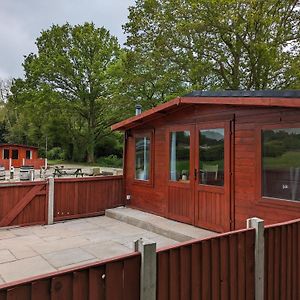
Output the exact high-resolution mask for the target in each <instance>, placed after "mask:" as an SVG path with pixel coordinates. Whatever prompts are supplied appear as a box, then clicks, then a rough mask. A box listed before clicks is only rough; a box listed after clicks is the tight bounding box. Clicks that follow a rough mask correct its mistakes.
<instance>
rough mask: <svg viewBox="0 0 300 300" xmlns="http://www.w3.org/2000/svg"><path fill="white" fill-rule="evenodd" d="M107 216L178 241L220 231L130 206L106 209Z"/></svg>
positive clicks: (212, 234)
mask: <svg viewBox="0 0 300 300" xmlns="http://www.w3.org/2000/svg"><path fill="white" fill-rule="evenodd" d="M105 215H106V216H107V217H110V218H113V219H116V220H119V221H122V222H125V223H127V224H131V225H134V226H136V227H140V228H142V229H144V230H147V231H152V232H155V233H157V234H159V235H162V236H165V237H167V238H169V239H172V240H176V241H178V242H185V241H188V240H191V239H199V238H206V237H211V236H215V235H217V234H218V233H216V232H213V231H209V230H206V229H202V228H198V227H195V226H191V225H188V224H184V223H180V222H176V221H173V220H169V219H166V218H163V217H160V216H157V215H153V214H150V213H146V212H142V211H139V210H137V209H132V208H128V207H123V206H122V207H117V208H112V209H107V210H106V211H105Z"/></svg>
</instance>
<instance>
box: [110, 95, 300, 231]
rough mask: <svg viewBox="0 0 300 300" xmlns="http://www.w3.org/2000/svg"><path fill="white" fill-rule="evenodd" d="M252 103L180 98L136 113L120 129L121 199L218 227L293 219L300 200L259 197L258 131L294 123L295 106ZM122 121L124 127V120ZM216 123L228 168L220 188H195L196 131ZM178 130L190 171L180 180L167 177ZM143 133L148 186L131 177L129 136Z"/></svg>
mask: <svg viewBox="0 0 300 300" xmlns="http://www.w3.org/2000/svg"><path fill="white" fill-rule="evenodd" d="M183 99H184V98H183ZM199 99H200V98H199ZM172 101H173V100H172ZM239 101H241V99H239ZM282 101H283V100H282ZM256 102H257V101H256ZM294 102H295V101H294ZM294 102H293V103H294ZM282 103H283V102H282ZM295 103H296V102H295ZM295 103H294V104H295ZM256 104H257V105H252V106H251V105H225V104H222V103H217V104H214V105H209V104H201V105H198V104H195V103H191V104H188V103H186V104H184V105H182V106H178V107H177V106H176V107H174V108H172V110H170V111H167V112H165V113H162V112H160V113H159V115H158V113H156V114H155V115H154V116H153V117H152V118H150V115H149V114H147V112H146V113H145V115H146V116H147V120H146V121H145V122H143V119H142V118H140V119H139V123H133V125H132V127H130V128H128V129H127V128H125V129H126V142H125V152H124V153H125V166H124V174H125V189H126V194H127V195H130V201H128V203H127V204H129V205H131V206H132V207H134V208H138V209H141V210H144V211H149V212H152V213H154V214H158V215H161V216H164V217H168V218H172V219H175V220H178V221H181V222H185V223H189V224H194V225H197V226H200V227H204V228H207V229H210V230H215V231H218V232H226V231H228V230H233V229H241V228H245V226H246V219H247V218H251V217H254V216H256V217H259V218H262V219H264V220H265V222H266V224H272V223H278V222H283V221H287V220H291V219H295V218H298V217H299V215H300V202H296V201H284V200H279V199H271V198H270V199H263V197H262V196H261V180H262V175H261V163H262V160H261V131H262V130H263V129H264V128H269V127H270V126H271V127H272V126H273V128H281V127H290V128H293V127H299V124H300V109H299V108H296V107H293V108H290V107H273V106H260V105H258V102H257V103H256ZM157 110H158V109H157ZM157 110H156V111H157ZM124 122H125V121H124ZM125 126H129V125H128V122H127V123H126V125H124V127H125ZM116 127H117V126H116ZM216 127H217V128H221V127H222V128H225V158H224V161H225V162H224V164H225V169H224V172H225V173H226V172H228V173H227V175H226V174H225V175H224V176H225V182H224V187H223V188H222V187H217V186H215V187H209V186H203V188H201V189H199V187H197V184H196V178H195V177H194V175H193V170H194V168H195V169H196V168H197V157H198V152H197V151H198V150H197V146H196V143H197V139H198V137H197V134H198V130H199V129H205V128H216ZM180 128H181V129H180ZM178 130H188V131H189V132H190V134H191V137H190V142H191V151H190V155H191V156H190V172H191V174H190V181H189V182H186V183H185V185H184V184H183V183H179V182H178V183H175V184H174V183H173V182H171V181H170V180H169V178H170V175H169V174H170V173H169V172H170V171H169V170H170V165H169V161H170V134H169V132H172V131H178ZM143 132H151V133H152V135H153V137H152V140H153V145H152V152H151V157H154V158H153V159H151V161H150V164H151V176H152V177H151V178H153V180H152V183H151V184H150V185H146V184H143V182H138V181H137V180H135V179H134V177H135V136H137V135H138V136H140V134H141V133H143ZM195 166H196V167H195ZM195 176H196V175H195ZM226 176H227V177H226ZM226 178H227V179H226Z"/></svg>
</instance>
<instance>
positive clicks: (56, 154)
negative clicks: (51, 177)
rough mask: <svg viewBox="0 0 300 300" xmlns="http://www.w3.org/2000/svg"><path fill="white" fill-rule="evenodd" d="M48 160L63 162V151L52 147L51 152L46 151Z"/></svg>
mask: <svg viewBox="0 0 300 300" xmlns="http://www.w3.org/2000/svg"><path fill="white" fill-rule="evenodd" d="M47 154H48V155H47V156H48V159H50V160H57V159H59V160H63V159H65V152H64V150H63V149H61V148H60V147H54V148H52V149H51V150H49V151H48V153H47Z"/></svg>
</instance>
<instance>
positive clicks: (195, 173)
mask: <svg viewBox="0 0 300 300" xmlns="http://www.w3.org/2000/svg"><path fill="white" fill-rule="evenodd" d="M194 178H195V180H196V181H197V178H198V170H197V169H195V170H194Z"/></svg>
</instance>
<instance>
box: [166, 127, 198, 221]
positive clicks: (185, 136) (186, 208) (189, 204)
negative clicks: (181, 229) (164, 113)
mask: <svg viewBox="0 0 300 300" xmlns="http://www.w3.org/2000/svg"><path fill="white" fill-rule="evenodd" d="M194 131H195V126H194V125H179V126H172V127H170V128H168V130H167V135H166V144H167V153H168V155H167V162H166V165H167V166H168V168H167V170H168V181H167V182H168V185H167V195H168V211H167V215H168V217H169V218H170V219H174V220H177V221H181V222H184V223H189V224H193V223H194V156H195V151H194V144H195V138H194V137H195V135H194Z"/></svg>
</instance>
